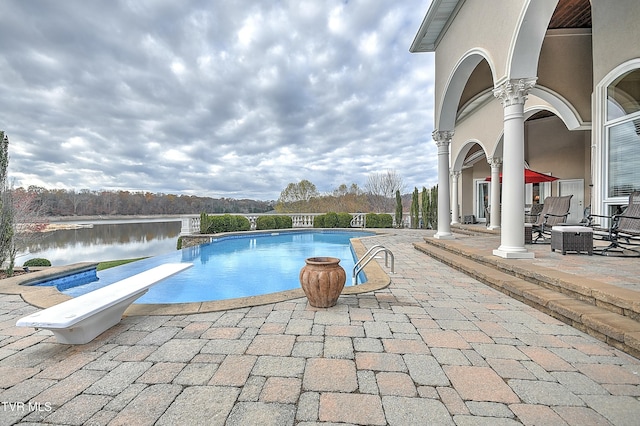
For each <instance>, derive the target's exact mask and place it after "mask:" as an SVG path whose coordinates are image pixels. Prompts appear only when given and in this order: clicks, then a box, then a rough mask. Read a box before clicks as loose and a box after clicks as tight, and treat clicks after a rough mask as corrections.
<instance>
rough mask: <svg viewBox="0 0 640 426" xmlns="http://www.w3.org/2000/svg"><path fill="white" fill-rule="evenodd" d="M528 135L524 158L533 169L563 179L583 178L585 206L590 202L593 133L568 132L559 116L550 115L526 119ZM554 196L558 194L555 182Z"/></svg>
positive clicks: (526, 132) (526, 133) (553, 187)
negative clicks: (536, 118) (531, 119)
mask: <svg viewBox="0 0 640 426" xmlns="http://www.w3.org/2000/svg"><path fill="white" fill-rule="evenodd" d="M525 135H526V137H525V160H526V161H527V162H528V163H529V166H530V167H531V169H533V170H536V171H538V172H542V173H548V172H551V174H552V175H553V176H556V177H559V178H560V179H584V194H585V205H589V203H590V197H589V195H590V191H589V184H590V183H591V175H590V172H589V171H590V164H591V132H590V131H569V130H567V128H566V127H565V125H564V123H563V122H562V121H561V120H560V119H559V118H558V117H549V118H544V119H540V120H535V121H532V122H526V123H525ZM552 195H558V194H557V187H556V185H552Z"/></svg>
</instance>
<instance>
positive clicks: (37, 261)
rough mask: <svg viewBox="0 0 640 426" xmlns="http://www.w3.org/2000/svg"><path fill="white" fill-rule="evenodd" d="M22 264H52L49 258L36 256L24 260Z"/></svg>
mask: <svg viewBox="0 0 640 426" xmlns="http://www.w3.org/2000/svg"><path fill="white" fill-rule="evenodd" d="M22 266H51V262H50V261H49V259H43V258H41V257H34V258H33V259H29V260H27V261H26V262H24V265H22Z"/></svg>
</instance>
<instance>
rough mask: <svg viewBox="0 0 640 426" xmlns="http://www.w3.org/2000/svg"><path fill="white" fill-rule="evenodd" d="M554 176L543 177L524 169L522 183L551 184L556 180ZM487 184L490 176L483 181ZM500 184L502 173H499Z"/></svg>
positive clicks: (541, 174)
mask: <svg viewBox="0 0 640 426" xmlns="http://www.w3.org/2000/svg"><path fill="white" fill-rule="evenodd" d="M558 179H560V178H557V177H555V176H549V175H545V174H544V173H540V172H536V171H535V170H531V169H524V183H540V182H553V181H554V180H558ZM485 181H487V182H491V176H489V177H488V178H486V179H485ZM500 182H501V183H502V173H500Z"/></svg>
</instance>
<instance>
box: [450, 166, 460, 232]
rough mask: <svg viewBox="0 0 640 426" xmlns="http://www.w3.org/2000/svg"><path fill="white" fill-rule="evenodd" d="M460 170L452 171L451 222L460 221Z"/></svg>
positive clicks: (453, 223)
mask: <svg viewBox="0 0 640 426" xmlns="http://www.w3.org/2000/svg"><path fill="white" fill-rule="evenodd" d="M459 177H460V172H459V171H455V172H451V216H452V217H451V224H452V225H455V224H456V223H460V221H459V220H458V219H459V218H460V212H459V211H458V178H459Z"/></svg>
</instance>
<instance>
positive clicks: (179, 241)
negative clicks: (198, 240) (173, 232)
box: [176, 237, 182, 250]
mask: <svg viewBox="0 0 640 426" xmlns="http://www.w3.org/2000/svg"><path fill="white" fill-rule="evenodd" d="M181 249H182V237H178V242H177V243H176V250H181Z"/></svg>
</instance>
